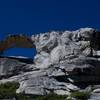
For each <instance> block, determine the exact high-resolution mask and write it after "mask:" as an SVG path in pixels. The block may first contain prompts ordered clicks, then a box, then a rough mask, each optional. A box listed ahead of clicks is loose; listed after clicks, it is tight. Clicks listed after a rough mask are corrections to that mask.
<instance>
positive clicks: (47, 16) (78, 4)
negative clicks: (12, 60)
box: [0, 0, 100, 57]
mask: <svg viewBox="0 0 100 100" xmlns="http://www.w3.org/2000/svg"><path fill="white" fill-rule="evenodd" d="M80 27H93V28H96V29H100V0H0V39H3V38H4V37H5V36H6V35H7V34H9V33H11V34H19V33H25V34H28V35H31V34H36V33H39V32H46V31H51V30H66V29H68V30H75V29H78V28H80ZM5 55H24V56H28V57H32V56H33V50H32V49H24V50H23V49H15V48H14V49H11V50H9V51H6V52H5Z"/></svg>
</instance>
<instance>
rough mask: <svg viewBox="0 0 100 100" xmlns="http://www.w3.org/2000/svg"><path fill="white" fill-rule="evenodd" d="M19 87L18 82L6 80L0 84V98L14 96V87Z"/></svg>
mask: <svg viewBox="0 0 100 100" xmlns="http://www.w3.org/2000/svg"><path fill="white" fill-rule="evenodd" d="M18 87H19V83H16V82H8V83H5V84H0V99H6V98H7V99H8V98H13V97H16V89H17V88H18Z"/></svg>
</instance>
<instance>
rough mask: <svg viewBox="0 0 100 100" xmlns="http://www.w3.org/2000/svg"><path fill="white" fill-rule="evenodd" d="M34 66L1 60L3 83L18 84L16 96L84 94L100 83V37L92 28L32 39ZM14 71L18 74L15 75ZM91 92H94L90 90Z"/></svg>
mask: <svg viewBox="0 0 100 100" xmlns="http://www.w3.org/2000/svg"><path fill="white" fill-rule="evenodd" d="M31 39H32V40H33V45H35V47H36V50H37V54H36V56H35V57H34V64H33V63H32V64H27V63H25V62H21V61H20V62H19V61H18V60H15V59H12V60H11V59H10V58H0V76H2V75H8V74H9V72H10V74H11V76H10V77H9V78H8V77H7V78H6V77H4V78H3V79H1V80H0V83H5V82H8V81H17V82H19V83H20V87H19V89H17V91H16V92H17V93H26V94H34V95H45V94H49V93H51V92H52V93H56V94H62V95H64V94H70V92H73V91H78V90H79V91H82V90H83V91H85V90H86V89H87V87H88V86H91V85H93V84H97V83H98V84H99V82H100V61H99V54H98V51H99V50H100V42H99V39H100V34H99V32H98V31H97V30H95V29H92V28H81V29H79V30H76V31H64V32H56V31H52V32H48V33H41V34H37V35H36V36H34V35H33V36H32V37H31ZM13 71H15V72H16V73H17V74H14V73H13ZM91 91H92V90H91Z"/></svg>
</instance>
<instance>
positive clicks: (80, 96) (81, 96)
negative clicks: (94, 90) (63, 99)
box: [71, 91, 90, 100]
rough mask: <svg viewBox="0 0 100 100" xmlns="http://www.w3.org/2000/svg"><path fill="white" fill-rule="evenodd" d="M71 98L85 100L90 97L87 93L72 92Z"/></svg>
mask: <svg viewBox="0 0 100 100" xmlns="http://www.w3.org/2000/svg"><path fill="white" fill-rule="evenodd" d="M71 96H72V97H74V98H76V99H77V100H87V99H88V98H89V97H90V93H89V92H78V91H77V92H73V93H72V94H71Z"/></svg>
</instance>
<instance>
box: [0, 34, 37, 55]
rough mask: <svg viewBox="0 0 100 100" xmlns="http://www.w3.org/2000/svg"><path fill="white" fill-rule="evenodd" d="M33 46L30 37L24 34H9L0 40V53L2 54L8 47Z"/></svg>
mask: <svg viewBox="0 0 100 100" xmlns="http://www.w3.org/2000/svg"><path fill="white" fill-rule="evenodd" d="M14 47H17V48H35V45H34V41H33V40H31V38H30V37H27V36H25V35H22V34H20V35H11V36H8V37H7V38H6V39H4V40H2V41H0V53H1V54H3V52H4V51H6V50H8V49H10V48H14Z"/></svg>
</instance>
